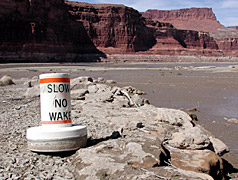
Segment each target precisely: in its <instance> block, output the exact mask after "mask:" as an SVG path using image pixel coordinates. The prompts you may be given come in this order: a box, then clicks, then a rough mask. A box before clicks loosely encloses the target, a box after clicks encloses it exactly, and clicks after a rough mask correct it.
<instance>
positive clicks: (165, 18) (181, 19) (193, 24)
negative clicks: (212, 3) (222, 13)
mask: <svg viewBox="0 0 238 180" xmlns="http://www.w3.org/2000/svg"><path fill="white" fill-rule="evenodd" d="M142 14H143V16H144V17H148V18H151V19H153V20H155V21H160V22H168V23H171V24H173V26H175V28H178V29H187V30H195V31H205V32H214V31H217V29H218V28H224V26H223V25H221V24H220V23H219V22H218V21H217V19H216V16H215V14H214V13H213V11H212V9H211V8H190V9H179V10H170V11H166V10H147V11H146V12H143V13H142Z"/></svg>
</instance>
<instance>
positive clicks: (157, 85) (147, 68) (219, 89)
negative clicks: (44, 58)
mask: <svg viewBox="0 0 238 180" xmlns="http://www.w3.org/2000/svg"><path fill="white" fill-rule="evenodd" d="M47 72H68V73H70V74H71V77H72V78H73V77H78V76H91V77H103V78H105V79H113V80H116V81H117V82H118V83H117V85H118V86H126V85H130V86H134V87H136V88H137V89H141V90H143V91H145V92H146V93H147V95H146V98H147V99H149V100H150V102H151V104H153V105H156V106H159V107H171V108H176V109H191V108H197V109H198V111H197V112H194V113H195V114H197V115H198V119H199V123H200V124H201V125H203V126H204V127H205V128H206V129H207V130H209V131H211V132H212V133H213V134H214V135H215V136H216V137H217V138H219V139H221V140H222V141H223V142H225V143H226V144H227V145H228V147H229V149H230V153H229V154H228V155H226V157H225V158H226V159H228V160H229V161H230V162H232V164H233V165H234V166H235V167H236V168H238V138H237V137H238V133H237V132H238V131H237V130H238V124H237V123H234V122H228V121H227V119H231V118H235V119H238V110H237V109H238V90H237V89H238V64H235V63H95V64H94V63H92V64H1V65H0V76H3V75H5V74H8V75H10V76H12V77H13V78H15V79H21V78H32V77H33V76H38V75H39V74H42V73H47ZM2 105H4V103H3V104H2Z"/></svg>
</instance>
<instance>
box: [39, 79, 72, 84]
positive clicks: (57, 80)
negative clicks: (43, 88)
mask: <svg viewBox="0 0 238 180" xmlns="http://www.w3.org/2000/svg"><path fill="white" fill-rule="evenodd" d="M40 83H41V84H42V83H70V78H46V79H40Z"/></svg>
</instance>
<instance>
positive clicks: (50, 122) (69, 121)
mask: <svg viewBox="0 0 238 180" xmlns="http://www.w3.org/2000/svg"><path fill="white" fill-rule="evenodd" d="M71 122H72V120H64V121H41V123H42V124H65V123H71Z"/></svg>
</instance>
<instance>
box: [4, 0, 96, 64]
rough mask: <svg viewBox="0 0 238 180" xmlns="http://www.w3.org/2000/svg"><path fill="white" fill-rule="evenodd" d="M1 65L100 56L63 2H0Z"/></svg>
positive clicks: (38, 0)
mask: <svg viewBox="0 0 238 180" xmlns="http://www.w3.org/2000/svg"><path fill="white" fill-rule="evenodd" d="M0 7H1V9H0V52H1V55H0V58H1V59H2V61H15V60H18V61H19V60H24V61H25V60H30V61H38V60H39V61H54V60H57V61H58V60H67V59H70V60H74V59H76V60H77V56H78V54H80V53H100V52H99V51H98V50H97V49H96V47H95V46H94V44H93V43H92V41H91V40H90V38H89V37H88V36H87V33H86V31H85V29H84V27H83V24H82V23H81V22H76V21H74V19H73V18H72V17H71V15H70V14H69V13H68V11H67V9H66V6H65V3H64V0H44V1H43V0H31V1H28V0H18V1H15V0H14V1H13V0H3V1H1V2H0Z"/></svg>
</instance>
